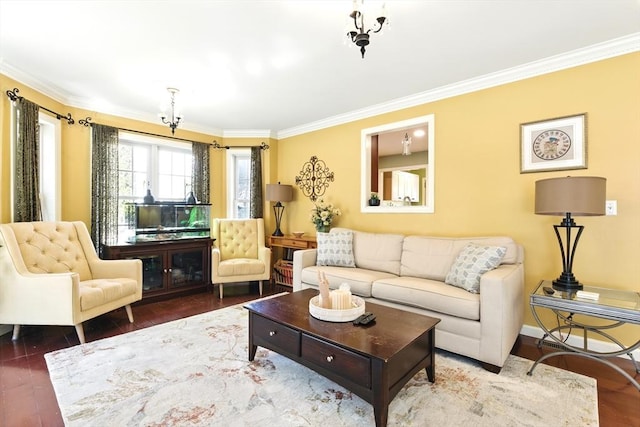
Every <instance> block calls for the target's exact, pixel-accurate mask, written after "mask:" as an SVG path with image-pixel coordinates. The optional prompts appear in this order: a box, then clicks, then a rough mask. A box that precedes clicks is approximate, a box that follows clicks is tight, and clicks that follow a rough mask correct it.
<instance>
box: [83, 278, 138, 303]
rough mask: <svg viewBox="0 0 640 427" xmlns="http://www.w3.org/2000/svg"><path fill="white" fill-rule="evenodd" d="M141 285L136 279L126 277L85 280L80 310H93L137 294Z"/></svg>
mask: <svg viewBox="0 0 640 427" xmlns="http://www.w3.org/2000/svg"><path fill="white" fill-rule="evenodd" d="M139 287H140V285H139V284H138V283H137V282H136V281H135V280H133V279H126V278H119V279H92V280H85V281H83V282H80V310H82V311H87V310H91V309H92V308H95V307H100V306H102V305H105V304H108V303H110V302H112V301H117V300H119V299H120V298H124V297H126V296H129V295H135V293H136V291H137V289H138V288H139Z"/></svg>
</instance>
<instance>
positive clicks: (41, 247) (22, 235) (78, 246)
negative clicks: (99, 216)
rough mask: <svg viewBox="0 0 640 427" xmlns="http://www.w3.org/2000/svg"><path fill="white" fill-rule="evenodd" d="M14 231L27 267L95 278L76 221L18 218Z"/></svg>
mask: <svg viewBox="0 0 640 427" xmlns="http://www.w3.org/2000/svg"><path fill="white" fill-rule="evenodd" d="M6 226H8V227H9V228H11V230H12V231H13V233H14V235H15V238H16V241H17V243H18V248H19V249H20V253H21V255H22V260H23V261H24V265H25V267H26V268H27V270H28V271H29V272H31V273H35V274H43V273H44V274H46V273H78V275H79V278H80V281H84V280H90V279H92V275H91V270H90V269H89V264H88V262H87V258H86V256H85V252H84V251H85V250H84V249H83V247H82V243H81V242H80V240H79V237H78V231H77V229H76V227H75V225H74V223H72V222H16V223H11V224H7V225H6Z"/></svg>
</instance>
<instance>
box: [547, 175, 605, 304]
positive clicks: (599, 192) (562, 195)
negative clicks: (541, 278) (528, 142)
mask: <svg viewBox="0 0 640 427" xmlns="http://www.w3.org/2000/svg"><path fill="white" fill-rule="evenodd" d="M606 183H607V180H606V178H601V177H597V176H574V177H571V176H568V177H565V178H550V179H542V180H540V181H536V206H535V212H536V214H538V215H558V216H564V218H563V219H562V222H561V223H560V225H554V226H553V228H554V230H555V232H556V237H557V238H558V243H559V244H560V253H561V254H562V274H561V275H560V277H558V278H557V279H556V280H554V281H553V288H554V289H556V290H559V291H565V292H570V291H578V290H580V289H582V284H581V283H580V282H578V280H577V279H576V278H575V276H574V275H573V272H572V271H571V270H572V268H573V259H574V256H575V252H576V247H577V246H578V240H579V239H580V235H581V234H582V230H583V229H584V226H583V225H577V224H576V223H575V221H574V220H573V218H572V215H574V216H596V215H604V214H605V205H606V200H605V199H606ZM560 228H564V229H565V232H566V235H565V238H564V243H563V239H562V236H561V234H560V232H559V229H560ZM574 228H575V229H577V230H578V232H577V234H576V235H575V240H574V241H573V244H572V243H571V240H572V236H571V230H572V229H574Z"/></svg>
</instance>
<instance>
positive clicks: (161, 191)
mask: <svg viewBox="0 0 640 427" xmlns="http://www.w3.org/2000/svg"><path fill="white" fill-rule="evenodd" d="M119 138H120V139H119V142H118V151H119V154H118V156H119V157H118V180H119V189H118V201H119V203H118V228H119V231H124V230H126V229H127V220H126V216H125V209H124V206H125V203H128V202H142V200H143V198H144V196H145V195H146V194H147V190H148V191H150V192H151V194H152V195H153V197H154V198H155V200H156V201H163V202H179V201H183V200H184V199H185V197H186V195H187V193H188V192H189V191H191V173H192V170H191V164H192V156H191V144H188V143H181V142H173V141H172V142H168V141H166V140H164V139H162V138H152V137H148V136H142V135H136V134H130V133H126V132H121V133H120V137H119ZM121 235H122V234H121Z"/></svg>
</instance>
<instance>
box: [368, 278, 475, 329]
mask: <svg viewBox="0 0 640 427" xmlns="http://www.w3.org/2000/svg"><path fill="white" fill-rule="evenodd" d="M371 294H372V296H373V297H374V298H376V299H380V300H384V301H391V302H395V303H399V304H403V305H408V306H412V307H418V308H422V309H425V310H430V311H435V312H438V313H445V314H448V315H451V316H455V317H461V318H464V319H470V320H479V319H480V295H478V294H472V293H470V292H467V291H465V290H463V289H461V288H456V287H454V286H450V285H447V284H445V283H444V282H441V281H438V280H428V279H416V278H413V277H395V278H388V279H380V280H377V281H375V282H374V283H373V286H372V290H371Z"/></svg>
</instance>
